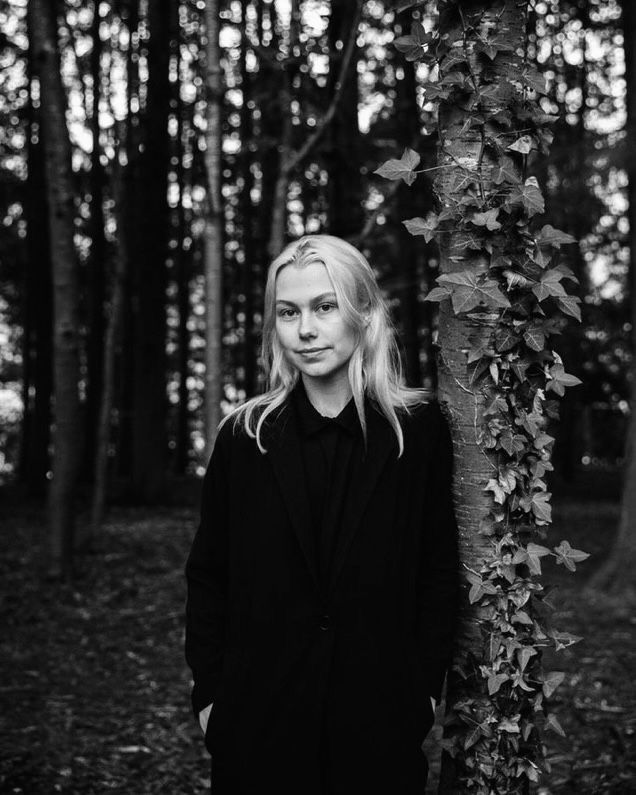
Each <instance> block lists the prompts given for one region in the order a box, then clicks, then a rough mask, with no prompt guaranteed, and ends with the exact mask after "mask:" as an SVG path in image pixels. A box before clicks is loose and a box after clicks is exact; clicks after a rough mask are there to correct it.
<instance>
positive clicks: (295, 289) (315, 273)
mask: <svg viewBox="0 0 636 795" xmlns="http://www.w3.org/2000/svg"><path fill="white" fill-rule="evenodd" d="M328 292H334V286H333V282H332V281H331V278H330V276H329V274H328V273H327V268H326V267H325V266H324V264H323V263H322V262H318V261H314V262H309V263H307V264H304V265H298V264H296V263H290V264H289V265H284V266H283V267H282V268H281V269H280V270H279V271H278V273H277V274H276V298H277V300H283V299H284V298H285V297H287V296H288V295H299V294H302V295H305V294H307V293H316V294H322V293H328Z"/></svg>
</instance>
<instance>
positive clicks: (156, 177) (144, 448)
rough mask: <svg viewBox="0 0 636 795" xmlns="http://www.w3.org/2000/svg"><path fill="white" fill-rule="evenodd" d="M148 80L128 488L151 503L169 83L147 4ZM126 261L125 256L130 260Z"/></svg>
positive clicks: (165, 40)
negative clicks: (132, 419) (131, 471)
mask: <svg viewBox="0 0 636 795" xmlns="http://www.w3.org/2000/svg"><path fill="white" fill-rule="evenodd" d="M146 21H147V26H148V41H147V52H148V82H147V99H146V108H145V114H144V117H143V118H144V122H145V124H144V127H145V137H144V141H143V143H144V149H143V151H142V153H141V156H140V161H139V201H140V206H139V208H138V210H137V212H138V217H137V222H138V240H137V244H138V247H137V248H136V252H135V253H136V257H135V262H136V268H135V270H134V278H133V296H134V301H135V305H134V306H135V308H136V311H135V314H134V320H135V328H134V345H135V349H134V352H135V359H134V367H135V371H134V425H133V487H134V492H135V496H136V497H137V499H139V500H140V501H142V502H145V503H148V504H151V503H156V502H157V501H158V500H160V499H161V498H162V497H163V495H164V493H165V489H164V484H165V476H166V472H167V452H168V440H167V414H168V399H167V394H166V370H167V362H166V286H167V266H166V259H167V253H168V227H169V209H168V199H167V190H168V169H169V161H170V137H169V134H168V115H169V111H170V94H171V84H170V79H169V61H170V15H169V13H167V12H166V9H165V8H163V7H162V4H159V3H149V4H148V17H147V20H146ZM131 265H132V260H131Z"/></svg>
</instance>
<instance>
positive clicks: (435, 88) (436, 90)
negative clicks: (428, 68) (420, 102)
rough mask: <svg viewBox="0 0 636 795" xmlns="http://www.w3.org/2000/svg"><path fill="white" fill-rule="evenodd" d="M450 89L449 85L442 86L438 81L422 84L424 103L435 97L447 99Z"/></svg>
mask: <svg viewBox="0 0 636 795" xmlns="http://www.w3.org/2000/svg"><path fill="white" fill-rule="evenodd" d="M451 91H452V88H450V87H449V86H442V85H440V83H428V84H427V85H425V86H424V103H426V102H431V101H433V100H436V99H448V97H449V96H450V95H451Z"/></svg>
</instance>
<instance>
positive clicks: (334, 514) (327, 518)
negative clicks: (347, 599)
mask: <svg viewBox="0 0 636 795" xmlns="http://www.w3.org/2000/svg"><path fill="white" fill-rule="evenodd" d="M293 395H294V405H295V407H296V411H297V414H298V427H299V430H300V446H301V451H302V458H303V463H304V469H305V480H306V484H307V493H308V497H309V504H310V508H311V515H312V516H313V519H314V521H313V530H314V538H315V543H316V559H317V561H318V575H319V577H320V578H321V579H322V580H323V582H326V579H327V575H328V573H329V568H330V565H331V557H332V554H333V550H334V546H335V540H336V538H337V537H338V533H339V531H340V522H341V520H342V512H343V508H344V505H345V501H346V498H347V493H348V490H349V485H350V483H351V473H352V467H353V465H354V460H357V458H358V455H357V454H358V453H359V452H360V451H361V449H362V428H361V426H360V421H359V419H358V412H357V410H356V407H355V403H354V400H353V397H352V398H351V399H350V400H349V402H348V403H347V405H346V406H345V407H344V408H343V410H342V411H341V412H340V414H338V416H337V417H324V416H323V415H322V414H320V413H319V412H318V411H316V409H315V408H314V407H313V405H312V404H311V402H310V400H309V398H308V397H307V393H306V391H305V388H304V386H303V384H302V380H299V383H298V385H297V387H296V388H295V389H294V392H293ZM354 452H355V453H356V455H355V456H354Z"/></svg>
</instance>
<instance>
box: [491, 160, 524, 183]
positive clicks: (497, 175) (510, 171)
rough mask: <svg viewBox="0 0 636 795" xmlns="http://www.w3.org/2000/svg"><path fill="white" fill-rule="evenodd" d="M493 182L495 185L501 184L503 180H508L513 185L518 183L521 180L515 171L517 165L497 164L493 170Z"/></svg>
mask: <svg viewBox="0 0 636 795" xmlns="http://www.w3.org/2000/svg"><path fill="white" fill-rule="evenodd" d="M493 182H494V183H495V185H501V184H502V182H508V183H510V184H511V185H516V184H518V182H519V177H518V176H517V173H516V171H515V167H514V166H513V165H512V164H510V165H508V164H507V163H504V164H503V165H500V166H497V168H496V169H495V170H494V172H493Z"/></svg>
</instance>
